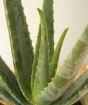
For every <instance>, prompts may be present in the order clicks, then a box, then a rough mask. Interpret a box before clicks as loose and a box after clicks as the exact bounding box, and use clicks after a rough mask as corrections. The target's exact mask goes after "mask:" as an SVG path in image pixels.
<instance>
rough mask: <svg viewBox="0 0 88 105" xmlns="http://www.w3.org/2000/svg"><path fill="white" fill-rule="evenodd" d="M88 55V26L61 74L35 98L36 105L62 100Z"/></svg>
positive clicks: (60, 71) (67, 59) (57, 73)
mask: <svg viewBox="0 0 88 105" xmlns="http://www.w3.org/2000/svg"><path fill="white" fill-rule="evenodd" d="M87 54H88V25H87V26H86V28H85V30H84V32H83V34H82V36H81V37H80V38H79V40H78V41H77V43H76V44H75V46H74V47H73V49H72V51H71V53H70V54H69V55H68V56H67V58H66V60H65V61H64V63H63V65H62V67H61V68H60V70H59V72H58V71H57V72H56V75H55V76H54V78H53V79H52V81H51V82H50V83H49V85H48V86H47V87H46V88H45V89H44V91H42V92H41V94H40V95H39V96H37V97H36V98H35V103H36V104H38V105H43V104H44V105H45V104H46V105H49V104H51V103H52V102H54V101H55V100H57V99H58V98H60V97H61V96H62V95H63V93H64V92H65V91H66V90H67V89H68V87H69V86H70V85H71V83H72V81H73V79H74V77H75V76H76V74H77V73H78V71H79V68H80V66H81V65H82V63H83V61H84V60H85V58H86V56H87Z"/></svg>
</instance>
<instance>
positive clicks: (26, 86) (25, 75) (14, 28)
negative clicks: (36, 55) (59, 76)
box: [3, 0, 33, 100]
mask: <svg viewBox="0 0 88 105" xmlns="http://www.w3.org/2000/svg"><path fill="white" fill-rule="evenodd" d="M3 1H4V7H5V12H6V19H7V25H8V29H9V34H10V35H9V36H10V42H11V48H12V55H13V63H14V68H15V72H16V75H17V80H18V83H19V86H20V88H21V90H22V92H23V94H24V96H25V97H26V98H27V99H28V100H30V99H31V97H32V96H31V95H32V94H31V72H32V63H33V49H32V43H31V40H30V36H29V32H28V26H27V24H26V18H25V15H24V12H23V7H22V4H21V0H3Z"/></svg>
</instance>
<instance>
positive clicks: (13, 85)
mask: <svg viewBox="0 0 88 105" xmlns="http://www.w3.org/2000/svg"><path fill="white" fill-rule="evenodd" d="M0 76H1V77H2V79H3V81H4V82H5V83H6V85H7V87H8V89H10V91H11V92H12V93H13V94H14V96H15V98H16V99H17V100H19V101H20V103H23V104H29V105H30V103H29V102H28V101H27V100H26V99H25V97H24V96H23V95H22V93H21V90H20V88H19V85H18V83H17V80H16V77H15V75H14V74H13V72H11V70H10V69H9V67H8V66H7V65H6V63H5V62H4V61H3V60H2V58H1V57H0ZM0 85H3V84H0Z"/></svg>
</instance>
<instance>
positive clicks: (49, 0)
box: [43, 0, 54, 62]
mask: <svg viewBox="0 0 88 105" xmlns="http://www.w3.org/2000/svg"><path fill="white" fill-rule="evenodd" d="M43 13H44V15H45V18H46V23H47V29H48V42H49V62H50V61H51V58H52V56H53V53H54V19H53V0H43Z"/></svg>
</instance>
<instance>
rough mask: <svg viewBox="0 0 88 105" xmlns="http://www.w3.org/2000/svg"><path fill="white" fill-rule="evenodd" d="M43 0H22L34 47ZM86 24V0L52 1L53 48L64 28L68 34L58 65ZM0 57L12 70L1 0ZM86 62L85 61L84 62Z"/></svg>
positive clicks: (1, 1)
mask: <svg viewBox="0 0 88 105" xmlns="http://www.w3.org/2000/svg"><path fill="white" fill-rule="evenodd" d="M42 1H43V0H37V1H36V0H22V4H23V6H24V12H25V15H26V19H27V22H28V25H29V30H30V34H31V39H32V40H33V41H32V44H33V46H34V47H35V44H36V38H37V32H38V26H39V15H38V12H37V8H41V7H42ZM87 24H88V0H54V26H55V28H54V31H55V34H54V40H55V46H56V44H57V42H58V40H59V38H60V35H61V33H62V32H63V30H64V29H65V28H66V27H69V32H68V34H67V36H66V38H65V41H64V44H63V47H62V51H61V57H60V62H59V64H62V63H63V61H64V59H65V57H66V56H67V54H68V53H69V52H70V50H71V49H72V47H73V45H74V44H75V42H76V41H77V39H78V38H79V36H80V34H81V33H82V32H83V29H84V27H85V26H86V25H87ZM0 56H2V57H3V59H4V60H5V61H6V63H7V64H8V65H9V67H11V68H12V69H13V63H12V55H11V49H10V43H9V35H8V30H7V25H6V19H5V13H4V7H3V0H0ZM86 62H87V61H86Z"/></svg>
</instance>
